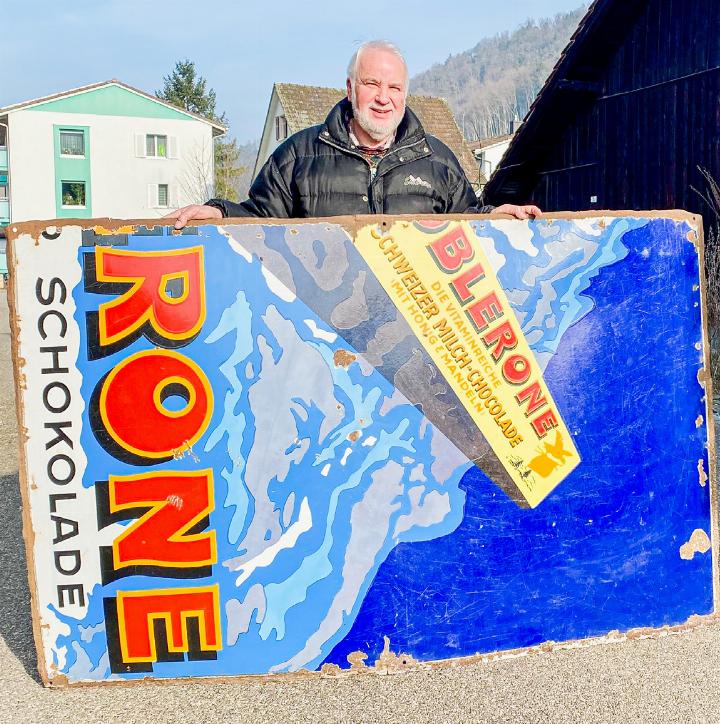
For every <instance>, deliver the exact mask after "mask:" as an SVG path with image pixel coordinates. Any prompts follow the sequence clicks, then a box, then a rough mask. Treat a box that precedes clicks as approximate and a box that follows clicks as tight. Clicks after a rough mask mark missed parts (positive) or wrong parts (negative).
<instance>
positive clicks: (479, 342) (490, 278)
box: [356, 220, 580, 507]
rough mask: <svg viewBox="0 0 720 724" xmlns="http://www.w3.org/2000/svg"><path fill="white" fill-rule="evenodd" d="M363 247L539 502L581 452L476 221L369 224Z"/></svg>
mask: <svg viewBox="0 0 720 724" xmlns="http://www.w3.org/2000/svg"><path fill="white" fill-rule="evenodd" d="M356 246H357V248H358V251H359V252H360V253H361V254H362V256H363V257H364V259H365V261H366V262H367V264H368V265H369V266H370V268H371V269H372V271H373V273H374V274H375V275H376V276H377V278H378V280H379V281H380V283H381V284H382V285H383V287H384V289H385V291H386V292H387V293H388V294H389V296H390V298H391V299H392V300H393V302H394V303H395V305H396V306H397V308H398V310H399V311H400V313H401V314H402V315H403V317H404V318H405V320H406V321H407V322H408V324H409V325H410V328H411V329H412V331H413V333H414V334H415V335H416V337H417V338H418V340H419V341H420V343H421V344H422V345H423V347H424V348H425V350H426V351H427V353H428V354H429V355H430V357H431V358H432V360H433V362H434V363H435V364H436V366H437V368H438V370H439V371H440V372H441V373H442V375H443V376H444V377H445V379H446V380H447V382H448V384H449V385H450V387H451V388H452V390H453V392H454V393H455V395H456V396H457V398H458V399H459V400H460V401H461V403H462V405H463V406H464V407H465V409H466V410H467V412H468V414H469V415H470V417H471V418H472V420H473V422H474V423H475V424H476V425H477V428H478V429H479V430H480V432H481V433H482V435H483V436H484V437H485V438H486V440H487V441H488V443H489V444H490V446H491V447H492V449H493V451H494V453H495V454H496V455H497V457H498V459H499V460H500V462H501V463H502V465H503V467H504V468H505V470H506V471H507V473H508V475H509V476H510V478H511V479H512V480H513V482H514V484H515V485H516V486H517V489H518V490H519V491H520V493H521V494H522V495H523V497H524V498H525V500H526V501H527V503H528V504H529V505H530V506H531V507H535V506H537V505H538V504H539V503H540V502H541V501H542V500H543V499H544V498H545V497H546V496H547V495H548V494H549V493H550V491H552V490H553V488H555V486H556V485H558V484H559V483H560V482H561V481H562V480H563V479H564V478H565V477H566V476H567V475H568V474H569V473H570V472H571V471H572V470H573V468H575V467H576V466H577V465H578V463H579V462H580V456H579V455H578V452H577V450H576V448H575V445H574V443H573V440H572V437H571V435H570V433H569V431H568V429H567V427H566V425H565V423H564V422H563V419H562V417H561V415H560V412H559V410H558V409H557V406H556V404H555V402H554V400H553V398H552V396H551V394H550V391H549V390H548V388H547V385H546V384H545V380H544V378H543V374H542V369H541V368H540V365H539V364H538V362H537V360H536V358H535V356H534V354H533V352H532V350H531V349H530V346H529V344H528V342H527V340H526V339H525V336H524V334H523V332H522V329H521V327H520V323H519V322H518V320H517V318H516V316H515V313H514V311H513V309H512V307H511V306H510V303H509V301H508V298H507V296H506V294H505V292H504V290H503V288H502V287H501V286H500V283H499V281H498V279H497V277H496V275H495V272H494V271H493V269H492V267H491V265H490V262H489V260H488V258H487V255H486V254H485V252H484V251H483V248H482V245H481V243H480V241H479V239H478V238H477V237H476V236H475V233H474V231H473V229H472V227H471V226H470V224H469V223H467V222H464V221H463V222H454V221H452V222H447V221H444V222H435V221H430V220H428V221H423V222H414V223H410V222H404V221H397V222H395V223H394V224H393V225H392V226H391V227H390V228H385V227H379V226H377V225H373V226H367V227H365V228H363V229H360V230H359V232H358V234H357V237H356Z"/></svg>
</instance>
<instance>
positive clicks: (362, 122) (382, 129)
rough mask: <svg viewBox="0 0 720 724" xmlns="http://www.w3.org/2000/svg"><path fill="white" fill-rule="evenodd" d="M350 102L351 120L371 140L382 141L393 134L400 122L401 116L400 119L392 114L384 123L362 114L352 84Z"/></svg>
mask: <svg viewBox="0 0 720 724" xmlns="http://www.w3.org/2000/svg"><path fill="white" fill-rule="evenodd" d="M351 102H352V109H353V118H354V119H355V121H356V122H357V124H358V125H359V126H360V128H362V129H363V131H365V133H367V134H368V136H370V138H372V139H373V140H374V141H384V140H385V139H386V138H387V137H388V136H391V135H392V134H393V133H395V131H396V130H397V127H398V126H399V125H400V121H402V116H400V118H397V117H396V115H395V114H393V116H392V117H391V118H390V119H389V120H388V121H386V122H385V123H382V122H380V121H376V120H375V119H373V118H370V117H369V116H368V115H367V113H364V112H363V111H361V110H360V109H359V108H358V104H357V97H356V95H355V85H354V84H353V87H352V101H351Z"/></svg>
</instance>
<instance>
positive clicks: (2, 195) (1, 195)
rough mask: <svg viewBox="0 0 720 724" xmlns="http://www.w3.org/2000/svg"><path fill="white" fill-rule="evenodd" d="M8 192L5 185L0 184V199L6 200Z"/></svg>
mask: <svg viewBox="0 0 720 724" xmlns="http://www.w3.org/2000/svg"><path fill="white" fill-rule="evenodd" d="M7 197H8V192H7V186H5V185H4V184H0V201H7Z"/></svg>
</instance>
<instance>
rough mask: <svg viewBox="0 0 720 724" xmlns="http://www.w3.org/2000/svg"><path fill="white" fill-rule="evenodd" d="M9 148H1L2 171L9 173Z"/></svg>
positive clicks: (0, 162)
mask: <svg viewBox="0 0 720 724" xmlns="http://www.w3.org/2000/svg"><path fill="white" fill-rule="evenodd" d="M7 167H8V162H7V148H5V146H0V171H7Z"/></svg>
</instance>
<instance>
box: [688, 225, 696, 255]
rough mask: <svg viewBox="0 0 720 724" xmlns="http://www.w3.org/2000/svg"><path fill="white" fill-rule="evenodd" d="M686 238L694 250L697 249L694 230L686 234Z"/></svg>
mask: <svg viewBox="0 0 720 724" xmlns="http://www.w3.org/2000/svg"><path fill="white" fill-rule="evenodd" d="M687 238H688V241H689V242H690V243H692V245H693V246H694V247H695V249H696V250H697V249H698V233H697V231H695V230H694V229H691V230H690V231H688V233H687Z"/></svg>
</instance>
